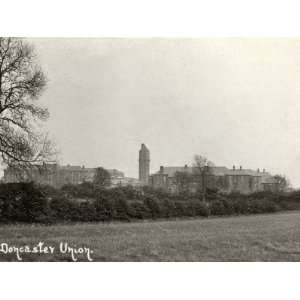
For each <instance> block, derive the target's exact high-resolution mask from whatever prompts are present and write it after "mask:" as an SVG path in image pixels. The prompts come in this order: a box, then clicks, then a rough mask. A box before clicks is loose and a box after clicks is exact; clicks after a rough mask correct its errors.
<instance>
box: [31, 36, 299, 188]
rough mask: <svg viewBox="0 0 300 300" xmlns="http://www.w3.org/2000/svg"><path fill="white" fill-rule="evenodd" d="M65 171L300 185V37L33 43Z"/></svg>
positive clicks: (50, 127)
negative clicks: (143, 164)
mask: <svg viewBox="0 0 300 300" xmlns="http://www.w3.org/2000/svg"><path fill="white" fill-rule="evenodd" d="M30 41H31V42H32V43H33V44H34V46H35V48H36V52H37V54H38V58H39V62H40V64H41V65H42V67H43V69H44V71H45V73H46V74H47V77H48V79H49V83H48V87H47V90H46V91H45V92H44V94H43V95H42V97H41V99H40V101H41V102H42V103H43V104H44V105H46V106H47V107H48V108H49V111H50V119H49V121H48V122H47V126H46V127H47V130H49V132H50V134H51V135H52V137H53V138H54V139H55V140H56V143H57V144H58V146H59V149H60V151H61V155H60V161H61V163H63V164H67V163H69V164H76V165H85V166H88V167H95V166H103V167H105V168H117V169H120V170H122V171H124V172H125V174H126V175H127V176H132V177H137V176H138V150H139V148H140V144H141V143H145V144H146V145H147V147H148V148H149V150H150V155H151V165H150V166H151V172H155V171H157V170H158V168H159V166H160V165H164V166H173V165H174V166H178V165H184V164H186V163H187V164H191V162H192V158H193V155H194V154H202V155H205V156H207V157H208V158H209V159H210V160H211V161H213V162H214V163H215V164H216V165H219V166H227V167H230V168H231V167H232V166H233V165H236V166H240V165H242V166H243V168H253V169H257V168H260V169H263V168H265V169H266V170H268V171H270V172H272V173H281V174H286V175H287V176H288V178H290V180H291V182H292V184H293V186H294V187H300V39H299V40H298V39H31V40H30Z"/></svg>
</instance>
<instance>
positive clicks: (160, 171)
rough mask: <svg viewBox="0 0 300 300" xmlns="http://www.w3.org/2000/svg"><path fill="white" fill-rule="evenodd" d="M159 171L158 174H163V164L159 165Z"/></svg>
mask: <svg viewBox="0 0 300 300" xmlns="http://www.w3.org/2000/svg"><path fill="white" fill-rule="evenodd" d="M159 173H160V174H164V166H160V168H159Z"/></svg>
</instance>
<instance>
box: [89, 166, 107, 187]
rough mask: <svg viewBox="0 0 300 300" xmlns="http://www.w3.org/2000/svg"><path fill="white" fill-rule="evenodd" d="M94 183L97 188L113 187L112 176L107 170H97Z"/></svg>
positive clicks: (100, 168)
mask: <svg viewBox="0 0 300 300" xmlns="http://www.w3.org/2000/svg"><path fill="white" fill-rule="evenodd" d="M93 182H94V185H95V186H96V187H99V188H106V187H109V186H110V185H111V176H110V174H109V172H108V171H107V170H106V169H104V168H102V167H98V168H97V169H96V172H95V175H94V180H93Z"/></svg>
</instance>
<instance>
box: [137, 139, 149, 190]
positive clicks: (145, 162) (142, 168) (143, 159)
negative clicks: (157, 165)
mask: <svg viewBox="0 0 300 300" xmlns="http://www.w3.org/2000/svg"><path fill="white" fill-rule="evenodd" d="M149 174H150V151H149V150H148V148H147V147H146V146H145V144H142V146H141V149H140V151H139V181H140V183H141V184H142V185H148V184H149Z"/></svg>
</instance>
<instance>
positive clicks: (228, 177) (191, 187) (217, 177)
mask: <svg viewBox="0 0 300 300" xmlns="http://www.w3.org/2000/svg"><path fill="white" fill-rule="evenodd" d="M182 174H183V175H182ZM149 183H150V185H151V186H152V187H153V188H159V189H163V190H166V191H169V192H171V193H179V192H180V191H183V190H185V191H189V192H196V191H199V190H200V191H201V190H203V185H204V184H205V188H208V189H212V190H218V191H220V192H222V193H231V192H239V193H242V194H250V193H254V192H258V191H272V192H276V191H278V187H279V186H278V182H277V181H276V180H275V179H274V177H273V176H272V175H271V174H270V173H268V172H266V171H265V170H263V171H262V172H260V170H259V169H258V170H257V171H254V170H250V169H243V168H242V167H240V168H239V169H236V168H235V167H233V168H232V169H228V168H226V167H209V168H208V172H206V173H205V175H200V174H199V172H198V170H197V167H188V166H187V165H186V166H184V167H163V166H161V167H160V170H159V171H158V172H156V173H155V174H152V175H151V176H150V181H149Z"/></svg>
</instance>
